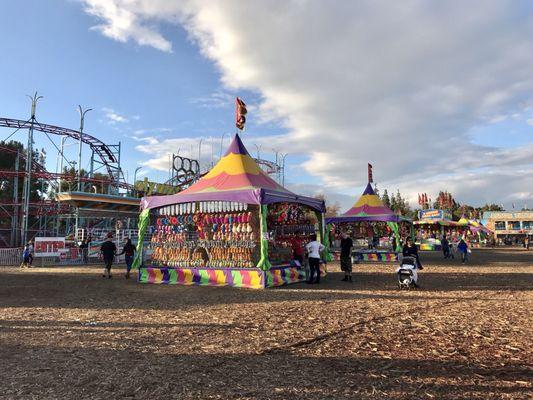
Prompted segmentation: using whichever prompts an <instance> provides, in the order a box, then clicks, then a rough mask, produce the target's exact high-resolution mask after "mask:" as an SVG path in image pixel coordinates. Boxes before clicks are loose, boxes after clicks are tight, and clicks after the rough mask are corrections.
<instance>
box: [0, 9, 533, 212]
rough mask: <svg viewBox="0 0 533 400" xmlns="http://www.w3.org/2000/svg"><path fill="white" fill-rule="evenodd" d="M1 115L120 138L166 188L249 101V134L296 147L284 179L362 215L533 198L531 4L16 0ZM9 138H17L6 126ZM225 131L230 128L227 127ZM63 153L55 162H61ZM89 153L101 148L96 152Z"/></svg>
mask: <svg viewBox="0 0 533 400" xmlns="http://www.w3.org/2000/svg"><path fill="white" fill-rule="evenodd" d="M0 9H1V11H2V15H4V16H6V15H8V16H9V17H8V18H5V19H4V22H3V23H2V24H1V25H0V46H1V48H2V50H3V51H2V53H3V54H4V56H6V55H9V56H7V59H4V61H3V62H2V63H0V83H1V84H2V86H1V87H2V89H1V91H0V116H9V117H15V118H24V117H26V118H27V114H28V112H29V110H28V108H29V106H28V104H27V99H26V98H25V94H27V93H30V92H32V91H35V90H39V91H40V92H41V93H42V94H43V95H44V96H45V99H43V102H42V104H40V105H39V109H38V115H37V117H38V118H39V119H40V120H41V121H43V122H47V123H51V124H57V125H64V126H69V127H73V128H76V127H77V125H78V117H77V115H76V112H75V109H74V108H75V106H76V105H77V104H82V105H84V106H90V107H92V108H94V111H93V112H92V113H89V114H88V116H87V122H86V131H87V132H90V133H92V134H94V135H95V136H97V137H99V138H101V139H102V140H104V141H106V142H108V143H113V142H118V141H121V142H122V146H123V154H122V157H123V165H124V168H125V169H126V170H128V172H129V177H130V180H131V178H132V177H131V175H132V174H133V172H132V171H133V170H134V169H135V168H136V167H137V166H143V169H142V170H141V173H143V174H146V175H148V176H149V177H150V178H151V179H154V180H156V179H157V180H164V179H165V178H166V177H167V175H168V172H167V170H168V154H169V153H172V152H174V153H177V152H178V151H179V153H180V154H182V155H194V156H195V157H197V156H198V152H199V141H200V139H202V145H201V149H200V150H201V151H200V153H201V157H202V162H203V163H204V165H206V166H207V165H208V164H209V163H210V162H211V161H212V160H213V161H214V160H216V159H217V158H218V156H219V153H220V144H221V142H222V143H224V144H225V145H227V143H228V140H229V134H231V133H233V132H234V126H233V99H234V96H235V95H239V96H241V97H242V98H243V99H244V100H245V101H246V102H247V103H248V104H249V105H250V107H249V116H248V121H249V122H248V124H247V129H246V132H245V134H244V141H245V144H246V145H247V146H248V149H249V150H250V151H251V152H252V153H254V154H255V153H257V151H260V153H261V156H262V157H264V158H271V159H272V158H274V152H275V151H279V152H282V153H289V154H288V156H287V157H286V160H287V164H288V165H287V176H286V182H288V186H289V187H291V188H292V189H294V190H297V191H300V192H305V193H306V194H312V193H315V192H320V191H322V192H325V193H326V194H327V195H328V197H329V198H331V199H333V200H339V201H340V202H341V204H342V206H343V207H348V206H349V205H350V203H351V202H352V201H353V199H354V198H355V197H356V196H358V195H359V194H360V192H361V191H362V188H363V186H364V185H365V183H366V164H367V163H368V162H370V163H372V164H373V165H374V178H375V181H377V184H378V187H379V188H380V189H381V190H382V189H384V188H387V189H389V190H390V191H395V190H396V189H400V190H401V191H402V192H403V193H405V194H407V195H409V197H410V199H411V200H412V201H413V203H416V195H417V193H418V192H427V193H428V194H429V195H434V194H435V193H436V192H437V191H438V190H439V189H447V190H449V191H451V192H452V193H453V194H454V196H455V198H456V199H457V200H458V201H459V202H468V203H471V204H483V203H485V202H496V203H503V204H504V205H505V206H507V207H511V204H512V203H515V204H516V206H517V207H522V206H523V205H525V204H528V205H529V206H530V207H531V206H532V205H533V95H532V93H533V68H532V67H531V66H532V65H533V39H532V38H533V3H532V2H530V1H527V0H524V1H519V0H513V1H503V0H501V1H490V0H484V1H474V0H472V1H469V2H464V1H446V2H427V1H403V2H391V1H383V2H381V1H333V0H332V1H327V2H325V1H316V0H315V1H306V0H295V1H287V0H284V1H276V0H265V1H256V0H243V1H229V0H228V1H220V2H214V1H196V0H191V1H174V0H83V1H73V0H71V1H62V0H51V1H48V2H42V1H38V0H34V1H8V2H3V3H2V5H1V6H0ZM0 133H1V134H4V133H5V134H6V135H7V134H9V132H4V131H0ZM224 134H225V136H224ZM39 140H42V146H45V147H47V149H48V148H50V151H49V161H48V162H49V165H50V168H55V163H56V162H55V154H54V153H53V147H50V146H51V144H50V142H49V141H48V139H47V138H43V139H39ZM87 162H88V157H87Z"/></svg>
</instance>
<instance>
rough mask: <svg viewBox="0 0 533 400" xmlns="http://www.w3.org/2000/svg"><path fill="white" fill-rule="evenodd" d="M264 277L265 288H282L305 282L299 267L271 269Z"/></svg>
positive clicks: (303, 272) (301, 269)
mask: <svg viewBox="0 0 533 400" xmlns="http://www.w3.org/2000/svg"><path fill="white" fill-rule="evenodd" d="M265 276H266V287H276V286H283V285H289V284H291V283H297V282H303V281H305V270H304V269H303V268H301V267H300V268H298V267H284V268H271V269H270V270H268V271H266V272H265Z"/></svg>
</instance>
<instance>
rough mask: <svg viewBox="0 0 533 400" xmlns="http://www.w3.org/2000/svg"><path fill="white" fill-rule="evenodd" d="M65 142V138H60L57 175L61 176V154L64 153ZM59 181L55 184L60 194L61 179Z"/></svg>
mask: <svg viewBox="0 0 533 400" xmlns="http://www.w3.org/2000/svg"><path fill="white" fill-rule="evenodd" d="M66 140H67V136H62V137H61V147H60V150H59V173H60V174H62V173H63V154H64V151H65V141H66ZM58 179H59V182H58V184H57V187H58V189H57V190H58V191H59V192H61V178H58Z"/></svg>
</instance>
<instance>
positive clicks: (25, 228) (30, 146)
mask: <svg viewBox="0 0 533 400" xmlns="http://www.w3.org/2000/svg"><path fill="white" fill-rule="evenodd" d="M28 97H29V98H30V100H31V117H30V129H28V147H27V149H26V150H27V155H26V175H25V177H24V179H25V180H24V190H23V192H24V215H23V218H24V219H23V224H22V245H23V246H25V245H26V244H27V242H28V221H29V218H30V194H31V164H32V160H33V125H34V124H35V121H36V119H35V109H36V108H37V102H38V101H39V100H40V99H42V98H43V96H37V92H35V94H34V95H33V97H32V96H29V95H28Z"/></svg>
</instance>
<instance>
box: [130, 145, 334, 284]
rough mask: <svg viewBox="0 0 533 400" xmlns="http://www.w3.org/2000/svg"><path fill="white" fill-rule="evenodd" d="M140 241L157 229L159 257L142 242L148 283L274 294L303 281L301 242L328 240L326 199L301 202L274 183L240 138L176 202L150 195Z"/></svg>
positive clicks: (139, 264)
mask: <svg viewBox="0 0 533 400" xmlns="http://www.w3.org/2000/svg"><path fill="white" fill-rule="evenodd" d="M141 207H142V212H141V216H140V222H139V236H140V237H141V235H144V233H145V231H146V228H147V227H148V226H149V225H151V224H152V225H155V234H154V235H153V237H152V239H151V243H150V248H151V250H152V256H151V258H150V259H149V260H147V261H146V262H143V257H142V252H143V249H142V243H143V240H139V245H138V248H137V250H138V251H137V255H136V258H135V260H134V265H133V267H134V268H139V274H138V280H139V282H142V283H164V284H182V285H204V286H235V287H246V288H266V287H272V286H281V285H285V284H289V283H295V282H300V281H303V280H304V279H305V270H304V267H303V266H302V265H300V263H299V262H297V261H295V260H294V259H293V258H294V257H293V252H292V246H293V245H294V242H295V241H296V240H299V241H301V242H305V241H307V240H308V237H309V236H310V235H312V234H315V233H316V234H317V236H318V237H319V238H323V237H324V234H323V233H324V219H323V213H324V211H325V205H324V202H323V201H322V200H319V199H315V198H310V197H305V196H299V195H296V194H294V193H292V192H290V191H289V190H287V189H285V188H284V187H282V186H281V185H279V184H278V183H277V182H275V181H274V180H273V179H272V178H270V177H269V176H268V175H267V174H266V173H265V172H264V171H263V170H261V168H260V167H259V166H258V165H257V163H256V162H255V160H254V159H253V158H252V157H251V156H250V155H249V153H248V151H247V150H246V148H245V147H244V145H243V143H242V141H241V139H240V137H239V136H238V135H236V136H235V138H234V140H233V142H232V143H231V145H230V147H229V149H228V151H227V153H226V154H225V156H224V157H222V158H221V159H220V161H219V162H218V163H217V164H216V165H215V166H214V167H213V169H212V170H211V171H209V172H208V173H207V174H206V175H205V176H204V177H203V178H201V179H200V180H199V181H198V182H196V183H195V184H193V185H192V186H190V187H189V188H187V189H186V190H184V191H182V192H180V193H178V194H174V195H169V196H153V197H145V198H143V199H142V201H141Z"/></svg>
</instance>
